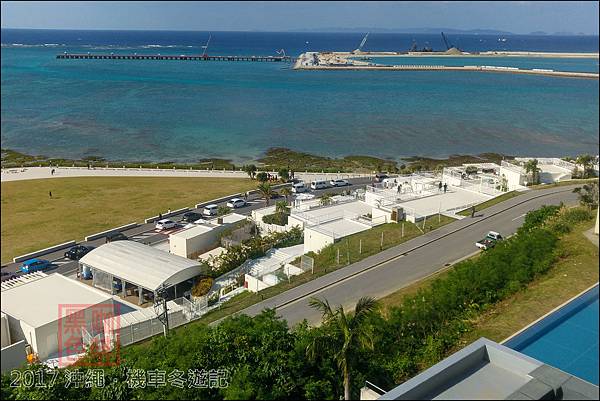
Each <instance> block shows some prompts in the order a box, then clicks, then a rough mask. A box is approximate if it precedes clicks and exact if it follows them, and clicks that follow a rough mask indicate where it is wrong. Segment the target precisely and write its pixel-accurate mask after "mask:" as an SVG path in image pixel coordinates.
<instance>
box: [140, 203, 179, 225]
mask: <svg viewBox="0 0 600 401" xmlns="http://www.w3.org/2000/svg"><path fill="white" fill-rule="evenodd" d="M188 210H190V208H189V207H182V208H181V209H177V210H172V211H170V212H167V213H163V214H162V218H163V219H166V218H167V217H171V216H176V215H178V214H179V213H183V212H187V211H188ZM158 220H160V218H159V216H152V217H148V218H147V219H146V220H144V223H154V222H155V221H158Z"/></svg>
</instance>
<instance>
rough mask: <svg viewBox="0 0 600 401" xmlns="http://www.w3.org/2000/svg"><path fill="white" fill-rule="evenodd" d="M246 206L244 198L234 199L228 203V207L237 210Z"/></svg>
mask: <svg viewBox="0 0 600 401" xmlns="http://www.w3.org/2000/svg"><path fill="white" fill-rule="evenodd" d="M244 206H246V201H245V200H243V199H242V198H233V199H231V200H230V201H229V202H227V207H230V208H233V209H237V208H238V207H244Z"/></svg>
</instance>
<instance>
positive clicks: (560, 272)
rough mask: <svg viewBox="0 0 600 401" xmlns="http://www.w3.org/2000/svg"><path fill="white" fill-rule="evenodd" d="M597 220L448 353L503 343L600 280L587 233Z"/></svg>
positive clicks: (386, 304) (392, 302)
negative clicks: (488, 342)
mask: <svg viewBox="0 0 600 401" xmlns="http://www.w3.org/2000/svg"><path fill="white" fill-rule="evenodd" d="M594 223H595V222H594V220H592V221H589V222H585V223H582V224H580V225H578V226H577V227H575V228H574V230H573V231H572V232H571V233H569V234H567V235H565V236H564V237H562V238H561V240H560V242H559V247H558V251H559V255H561V256H560V258H559V260H557V262H556V263H555V264H554V266H553V267H552V268H551V269H550V270H549V271H548V273H547V274H545V275H543V276H541V277H539V278H537V279H536V280H535V281H533V282H531V283H530V284H529V286H527V288H526V289H525V290H522V291H519V292H518V293H516V294H514V295H513V296H511V297H509V298H507V299H505V300H504V301H501V302H499V303H497V304H496V305H494V306H493V307H492V308H490V309H489V310H487V311H486V312H485V313H483V314H481V315H479V317H478V318H477V320H475V321H473V322H471V323H472V325H473V326H472V328H471V330H469V331H468V332H467V333H466V334H465V335H464V336H463V338H462V339H461V340H460V342H459V344H458V345H457V346H455V347H454V349H452V350H451V351H450V352H448V355H450V354H452V353H453V352H456V351H458V350H459V349H461V348H463V347H464V346H466V345H468V344H470V343H472V342H473V341H475V340H477V339H478V338H480V337H486V338H489V339H490V340H493V341H496V342H500V341H502V340H504V339H505V338H507V337H509V336H510V335H512V334H513V333H515V332H517V331H518V330H520V329H522V328H523V327H525V326H526V325H528V324H529V323H531V322H533V321H535V320H537V319H538V318H540V317H542V316H543V315H545V314H546V313H548V312H550V311H551V310H553V309H554V308H556V307H557V306H559V305H561V304H562V303H564V302H565V301H567V300H569V299H570V298H572V297H574V296H575V295H577V294H579V293H580V292H581V291H583V290H585V289H586V288H588V287H590V286H592V285H593V284H594V283H596V282H598V248H597V247H596V246H595V245H593V244H592V243H591V242H590V241H589V240H588V239H587V238H585V237H584V235H583V232H584V231H586V230H589V229H590V228H591V227H593V226H594ZM475 257H477V256H475ZM450 269H451V268H450ZM450 269H448V270H445V271H443V272H441V273H437V274H435V275H432V276H430V277H428V278H427V279H425V280H421V281H418V282H416V283H414V284H412V285H409V286H407V287H405V288H403V289H401V290H399V291H397V292H395V293H393V294H390V295H388V296H387V297H384V298H381V299H380V302H381V304H382V307H383V309H384V310H389V308H391V307H394V306H399V305H401V303H402V300H403V299H404V298H405V297H406V296H410V295H413V294H415V293H416V292H417V291H418V290H419V289H422V288H427V287H428V286H429V285H430V284H431V282H432V281H433V280H435V279H437V278H440V277H444V276H445V275H447V274H448V272H449V271H450Z"/></svg>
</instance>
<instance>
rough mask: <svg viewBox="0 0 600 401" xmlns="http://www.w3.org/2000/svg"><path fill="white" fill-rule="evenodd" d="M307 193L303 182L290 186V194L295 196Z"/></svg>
mask: <svg viewBox="0 0 600 401" xmlns="http://www.w3.org/2000/svg"><path fill="white" fill-rule="evenodd" d="M306 191H308V188H306V185H304V183H303V182H297V183H295V184H292V192H293V193H295V194H299V193H301V192H306Z"/></svg>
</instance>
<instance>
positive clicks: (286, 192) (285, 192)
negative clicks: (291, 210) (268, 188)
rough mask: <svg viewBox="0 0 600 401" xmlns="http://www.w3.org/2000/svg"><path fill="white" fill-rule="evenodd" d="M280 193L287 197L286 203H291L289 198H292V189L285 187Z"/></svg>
mask: <svg viewBox="0 0 600 401" xmlns="http://www.w3.org/2000/svg"><path fill="white" fill-rule="evenodd" d="M279 193H280V194H281V195H283V196H285V201H286V202H289V201H288V198H289V197H290V196H292V189H291V188H290V187H283V188H281V190H280V191H279Z"/></svg>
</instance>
